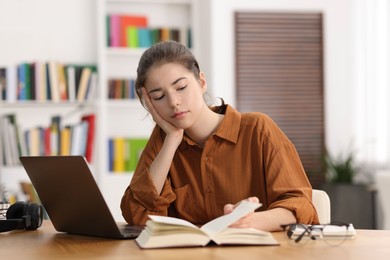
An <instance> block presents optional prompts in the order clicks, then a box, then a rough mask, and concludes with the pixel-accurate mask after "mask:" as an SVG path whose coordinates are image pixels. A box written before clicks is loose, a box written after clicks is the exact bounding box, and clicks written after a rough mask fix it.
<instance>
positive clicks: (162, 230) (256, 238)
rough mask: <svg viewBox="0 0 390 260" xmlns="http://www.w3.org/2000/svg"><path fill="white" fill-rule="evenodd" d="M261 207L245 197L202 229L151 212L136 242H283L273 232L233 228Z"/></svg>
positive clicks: (143, 244) (145, 245)
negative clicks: (228, 211) (278, 240)
mask: <svg viewBox="0 0 390 260" xmlns="http://www.w3.org/2000/svg"><path fill="white" fill-rule="evenodd" d="M260 206H261V204H260V203H254V202H249V201H246V200H244V201H242V202H241V203H240V204H239V205H238V206H237V207H236V208H235V209H234V210H233V211H232V212H231V213H230V214H227V215H223V216H221V217H218V218H216V219H214V220H212V221H210V222H208V223H206V224H205V225H203V226H202V227H200V228H199V227H197V226H195V225H194V224H192V223H190V222H188V221H186V220H183V219H178V218H172V217H164V216H154V215H149V218H150V220H148V221H147V222H146V228H145V229H144V230H143V231H142V232H141V234H140V235H139V237H138V238H137V239H136V241H137V243H138V245H139V246H140V247H141V248H163V247H189V246H206V245H207V244H208V243H209V242H211V241H213V242H214V243H216V244H218V245H223V244H224V245H228V244H230V245H279V243H278V242H277V241H276V240H275V238H274V237H273V236H272V234H271V233H270V232H265V231H260V230H257V229H253V228H229V226H230V225H231V224H233V223H234V222H236V221H237V220H239V219H240V218H242V217H244V216H245V215H247V214H248V213H250V212H252V211H254V210H255V209H257V208H259V207H260Z"/></svg>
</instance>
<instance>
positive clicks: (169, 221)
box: [149, 215, 199, 229]
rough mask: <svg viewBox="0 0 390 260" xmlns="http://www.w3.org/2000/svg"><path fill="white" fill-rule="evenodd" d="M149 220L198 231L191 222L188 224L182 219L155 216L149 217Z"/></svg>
mask: <svg viewBox="0 0 390 260" xmlns="http://www.w3.org/2000/svg"><path fill="white" fill-rule="evenodd" d="M149 218H150V219H151V220H153V221H154V222H157V223H163V224H168V225H179V226H184V227H191V228H196V229H199V228H198V227H197V226H195V225H194V224H192V223H191V222H188V221H186V220H184V219H179V218H173V217H165V216H155V215H149Z"/></svg>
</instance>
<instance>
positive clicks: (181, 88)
mask: <svg viewBox="0 0 390 260" xmlns="http://www.w3.org/2000/svg"><path fill="white" fill-rule="evenodd" d="M186 87H187V85H185V86H184V87H180V88H178V89H177V90H183V89H185V88H186Z"/></svg>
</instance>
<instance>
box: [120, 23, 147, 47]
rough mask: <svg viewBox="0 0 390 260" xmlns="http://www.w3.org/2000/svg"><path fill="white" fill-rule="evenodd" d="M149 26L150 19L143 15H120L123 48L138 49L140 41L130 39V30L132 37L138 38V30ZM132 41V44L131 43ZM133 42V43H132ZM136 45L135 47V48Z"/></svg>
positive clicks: (121, 44)
mask: <svg viewBox="0 0 390 260" xmlns="http://www.w3.org/2000/svg"><path fill="white" fill-rule="evenodd" d="M147 26H148V19H147V17H146V16H142V15H120V25H119V30H120V31H119V35H120V46H121V47H137V46H138V40H136V39H131V38H130V39H129V28H130V35H132V37H137V38H138V36H137V33H138V32H137V28H144V27H147ZM129 40H130V42H129ZM131 41H133V42H131ZM133 44H135V46H133Z"/></svg>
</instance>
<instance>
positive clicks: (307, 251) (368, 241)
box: [0, 221, 390, 260]
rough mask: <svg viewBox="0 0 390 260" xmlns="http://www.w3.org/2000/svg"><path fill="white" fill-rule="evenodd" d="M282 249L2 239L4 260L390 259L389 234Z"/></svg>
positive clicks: (21, 235) (52, 234) (19, 235)
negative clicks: (150, 246) (142, 246)
mask: <svg viewBox="0 0 390 260" xmlns="http://www.w3.org/2000/svg"><path fill="white" fill-rule="evenodd" d="M273 234H274V236H275V238H276V239H277V240H278V241H280V243H281V245H280V246H224V247H223V246H208V247H194V248H175V249H172V248H167V249H148V250H142V249H140V248H139V247H138V246H137V244H136V243H135V241H134V240H112V239H102V238H95V237H86V236H76V235H69V234H64V233H58V232H57V231H56V230H55V229H54V227H53V226H52V224H51V222H50V221H44V224H43V225H42V227H41V228H39V229H38V230H36V231H25V230H15V231H11V232H4V233H0V256H1V257H0V258H1V259H21V258H25V259H185V260H188V259H201V260H207V259H235V260H247V259H273V260H277V259H297V260H304V259H315V260H320V259H332V260H339V259H353V260H359V259H364V260H374V259H375V260H378V259H386V260H388V259H390V230H388V231H384V230H357V236H356V238H355V239H353V240H348V241H346V242H345V243H344V244H342V245H341V246H338V247H331V246H328V245H326V244H325V243H324V242H323V241H313V242H310V243H309V244H306V245H304V246H302V247H295V246H291V245H290V244H289V243H287V241H286V240H285V238H284V236H283V234H282V232H275V233H273Z"/></svg>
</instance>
